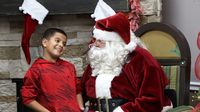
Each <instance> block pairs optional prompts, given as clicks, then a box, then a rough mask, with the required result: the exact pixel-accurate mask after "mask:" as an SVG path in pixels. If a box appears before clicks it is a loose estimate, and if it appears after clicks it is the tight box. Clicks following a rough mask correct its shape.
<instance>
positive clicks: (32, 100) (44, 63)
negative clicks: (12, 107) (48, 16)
mask: <svg viewBox="0 0 200 112" xmlns="http://www.w3.org/2000/svg"><path fill="white" fill-rule="evenodd" d="M66 42H67V35H66V33H65V32H64V31H63V30H60V29H57V28H49V29H47V30H46V31H45V32H44V35H43V38H42V47H43V57H40V58H38V59H37V60H36V61H35V62H34V63H33V64H32V66H31V67H30V68H29V70H28V71H27V73H26V75H25V77H24V80H23V86H22V89H21V96H22V100H23V104H25V105H26V106H27V107H29V108H31V109H33V110H34V111H36V112H80V111H81V109H80V107H81V106H80V107H79V104H78V102H77V98H80V94H78V95H77V93H78V90H77V89H76V84H77V83H76V73H75V68H74V65H73V64H71V63H69V62H67V61H64V60H62V59H60V56H61V55H62V54H63V52H64V50H65V46H66ZM76 97H77V98H76ZM79 100H80V99H79Z"/></svg>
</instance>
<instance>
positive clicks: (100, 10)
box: [91, 0, 116, 21]
mask: <svg viewBox="0 0 200 112" xmlns="http://www.w3.org/2000/svg"><path fill="white" fill-rule="evenodd" d="M115 14H116V13H115V11H114V10H113V9H112V8H111V7H110V6H109V5H108V4H106V3H105V2H104V1H103V0H99V2H98V3H97V6H96V8H95V10H94V13H93V14H92V15H91V17H92V18H95V21H97V20H100V19H104V18H107V17H109V16H113V15H115Z"/></svg>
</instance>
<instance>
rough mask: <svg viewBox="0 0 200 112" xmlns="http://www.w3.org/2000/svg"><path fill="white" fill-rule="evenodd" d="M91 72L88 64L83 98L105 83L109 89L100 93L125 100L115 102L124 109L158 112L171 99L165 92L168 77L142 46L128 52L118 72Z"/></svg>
mask: <svg viewBox="0 0 200 112" xmlns="http://www.w3.org/2000/svg"><path fill="white" fill-rule="evenodd" d="M91 74H92V69H91V67H90V65H88V66H87V68H86V70H85V72H84V74H83V77H82V84H83V86H82V89H83V95H84V98H85V99H84V100H85V101H86V100H89V99H95V98H97V95H98V93H97V91H98V92H100V91H104V89H106V86H105V85H106V84H108V85H107V87H108V88H107V89H108V90H109V93H105V94H108V95H105V94H104V93H102V94H104V95H105V97H107V98H109V99H124V101H125V102H124V103H122V104H121V105H118V106H120V107H121V109H122V110H123V111H124V112H161V110H162V109H163V106H166V105H170V100H169V99H168V98H167V97H165V95H164V88H165V86H166V85H167V84H168V80H167V78H166V76H165V74H164V73H163V71H162V69H161V67H160V65H159V64H158V63H157V61H156V60H155V59H154V58H153V57H152V55H151V54H150V53H149V52H148V51H146V50H145V49H143V48H141V47H136V49H135V50H134V51H133V52H132V53H131V54H129V58H128V60H127V63H125V64H124V65H123V68H122V70H121V73H120V74H119V76H113V77H112V76H111V78H107V77H110V76H106V75H105V76H97V77H93V76H91ZM97 80H98V81H97ZM109 81H110V82H109ZM99 82H100V83H99ZM99 84H100V85H99ZM97 87H98V89H96V88H97ZM109 94H110V95H109ZM100 96H101V93H100ZM91 105H98V104H90V106H91ZM111 105H112V104H111ZM114 105H115V104H114ZM115 106H117V105H115ZM91 110H92V109H91ZM97 110H98V109H97ZM111 111H112V110H111Z"/></svg>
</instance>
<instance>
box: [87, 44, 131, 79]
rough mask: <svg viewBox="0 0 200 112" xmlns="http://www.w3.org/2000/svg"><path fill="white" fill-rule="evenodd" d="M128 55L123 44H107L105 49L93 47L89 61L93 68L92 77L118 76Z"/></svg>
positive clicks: (89, 53) (89, 54)
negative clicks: (102, 75) (103, 75)
mask: <svg viewBox="0 0 200 112" xmlns="http://www.w3.org/2000/svg"><path fill="white" fill-rule="evenodd" d="M128 53H129V51H128V50H126V49H125V47H124V44H123V43H116V42H106V46H105V47H104V48H98V47H95V46H93V47H91V48H90V50H89V52H88V59H89V62H90V65H91V68H92V76H97V75H100V74H106V75H107V74H108V75H114V76H118V75H119V74H120V72H121V69H122V66H123V64H124V63H125V60H126V57H127V54H128Z"/></svg>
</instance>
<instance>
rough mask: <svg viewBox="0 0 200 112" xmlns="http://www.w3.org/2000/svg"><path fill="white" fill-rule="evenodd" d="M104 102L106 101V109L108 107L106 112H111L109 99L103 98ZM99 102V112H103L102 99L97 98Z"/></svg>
mask: <svg viewBox="0 0 200 112" xmlns="http://www.w3.org/2000/svg"><path fill="white" fill-rule="evenodd" d="M102 100H105V102H106V103H105V107H106V112H110V111H109V102H108V98H107V97H105V98H103V99H102ZM97 102H98V109H99V112H102V111H101V107H102V106H101V98H97Z"/></svg>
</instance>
